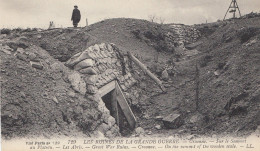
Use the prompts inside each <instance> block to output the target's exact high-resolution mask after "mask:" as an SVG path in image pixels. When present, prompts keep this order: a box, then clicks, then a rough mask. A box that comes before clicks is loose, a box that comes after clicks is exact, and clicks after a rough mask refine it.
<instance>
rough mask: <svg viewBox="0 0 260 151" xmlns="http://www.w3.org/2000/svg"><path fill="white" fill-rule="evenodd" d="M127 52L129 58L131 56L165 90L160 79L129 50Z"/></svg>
mask: <svg viewBox="0 0 260 151" xmlns="http://www.w3.org/2000/svg"><path fill="white" fill-rule="evenodd" d="M127 53H128V56H129V58H131V59H132V60H133V61H134V63H136V64H137V65H138V66H139V67H140V68H141V69H142V70H143V71H144V72H145V73H146V74H147V75H148V76H149V77H150V78H152V79H153V80H154V81H155V82H156V84H158V85H159V86H160V88H161V90H162V91H163V92H165V88H164V86H163V85H162V81H161V80H159V79H158V78H157V77H156V76H155V75H154V74H153V73H152V72H151V71H149V70H148V69H147V67H146V66H145V65H144V64H143V63H142V62H140V61H139V60H138V59H137V58H136V57H135V56H133V55H132V54H131V52H129V51H128V52H127Z"/></svg>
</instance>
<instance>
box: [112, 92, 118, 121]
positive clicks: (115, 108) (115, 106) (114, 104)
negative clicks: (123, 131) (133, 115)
mask: <svg viewBox="0 0 260 151" xmlns="http://www.w3.org/2000/svg"><path fill="white" fill-rule="evenodd" d="M111 93H112V94H111V106H112V110H111V115H112V116H113V117H114V118H115V120H116V124H117V125H118V126H119V116H118V103H117V100H116V89H115V90H113V91H112V92H111Z"/></svg>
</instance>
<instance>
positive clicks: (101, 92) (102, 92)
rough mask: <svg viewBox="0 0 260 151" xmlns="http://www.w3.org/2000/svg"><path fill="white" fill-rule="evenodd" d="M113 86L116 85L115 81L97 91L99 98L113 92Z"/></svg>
mask: <svg viewBox="0 0 260 151" xmlns="http://www.w3.org/2000/svg"><path fill="white" fill-rule="evenodd" d="M115 86H116V83H115V80H113V81H111V82H110V83H108V84H106V85H105V86H103V87H102V88H100V89H99V90H98V94H99V95H100V97H103V96H104V95H106V94H108V93H109V92H111V91H112V90H114V89H115Z"/></svg>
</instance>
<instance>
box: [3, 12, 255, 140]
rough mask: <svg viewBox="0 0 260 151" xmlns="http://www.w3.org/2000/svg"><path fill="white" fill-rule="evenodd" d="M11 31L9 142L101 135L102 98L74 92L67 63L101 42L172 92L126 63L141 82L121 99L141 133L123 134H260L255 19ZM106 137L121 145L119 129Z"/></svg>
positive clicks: (6, 42) (6, 92)
mask: <svg viewBox="0 0 260 151" xmlns="http://www.w3.org/2000/svg"><path fill="white" fill-rule="evenodd" d="M4 31H5V32H4ZM6 31H7V30H6V29H2V30H1V34H0V47H1V49H0V50H1V51H0V54H1V62H0V63H1V72H0V75H1V79H0V80H1V127H2V131H1V133H2V136H3V137H4V138H7V139H9V138H14V137H38V136H43V137H47V138H51V137H53V136H60V137H62V136H77V137H81V136H83V137H98V136H100V135H101V134H100V133H99V131H97V130H98V129H99V127H100V125H102V124H103V125H104V124H107V123H106V122H105V119H104V118H103V117H102V114H103V113H102V111H100V110H99V108H98V103H97V102H96V101H95V99H93V98H90V97H87V96H86V95H85V96H84V95H82V94H81V93H79V92H76V91H75V90H74V89H73V87H72V86H71V83H70V80H69V79H68V76H69V75H70V74H71V73H73V72H74V70H73V69H71V68H68V67H66V66H65V65H64V64H65V62H66V61H68V60H69V59H70V58H71V57H72V56H74V55H75V54H77V53H79V52H82V51H84V50H86V49H87V48H89V47H90V46H93V45H95V44H101V43H113V44H114V45H116V46H117V47H118V48H119V49H120V50H121V51H122V52H123V55H124V57H125V58H127V53H126V52H128V51H129V52H131V53H132V54H134V55H135V56H136V57H137V58H138V59H139V60H140V61H141V62H142V63H144V64H145V65H146V66H147V67H148V69H150V70H151V72H152V73H154V74H155V75H156V76H157V77H159V79H160V80H162V81H163V85H164V87H165V88H166V93H164V92H162V90H161V89H160V88H159V86H158V85H156V83H155V82H154V81H153V80H152V79H150V78H149V77H148V76H147V75H146V74H145V73H144V72H143V71H142V70H141V69H140V68H139V67H138V66H136V65H135V64H134V63H132V62H131V61H129V62H128V63H129V67H130V71H129V72H130V73H131V75H132V76H133V78H134V79H136V81H137V82H136V83H135V84H134V85H133V86H132V87H131V88H130V89H129V90H127V91H125V92H124V94H125V96H126V99H127V101H128V103H129V105H130V107H131V109H132V110H133V112H134V114H135V116H136V118H137V125H136V127H141V128H138V129H137V130H136V131H131V130H129V129H128V128H127V124H126V126H125V127H123V128H122V129H120V132H121V135H123V136H138V135H139V134H140V133H142V135H146V136H151V137H157V136H172V135H176V134H177V135H185V136H187V135H206V136H212V135H216V134H221V135H225V136H226V135H232V136H245V135H250V134H251V133H252V132H254V131H255V130H256V129H259V124H260V116H259V114H260V110H259V107H260V99H259V97H260V87H259V83H260V81H259V77H260V71H259V69H260V59H259V58H260V53H259V50H260V17H258V16H254V17H250V18H249V17H244V18H241V19H236V20H226V21H220V22H216V23H210V24H200V25H193V26H185V25H175V24H169V25H161V24H156V23H151V22H148V21H144V20H137V19H109V20H104V21H101V22H99V23H96V24H93V25H90V26H89V27H86V28H77V29H74V28H66V29H49V30H41V29H33V30H28V29H26V30H22V29H14V30H11V31H9V32H10V33H9V32H6ZM173 113H177V114H180V115H181V116H182V120H183V122H182V123H181V125H180V127H178V128H176V129H168V128H167V127H166V126H165V125H164V124H163V122H162V120H161V118H164V117H167V116H169V115H171V114H173ZM111 129H113V131H112V130H111ZM140 129H141V130H140ZM108 131H109V132H110V133H109V135H108V134H107V133H105V136H107V137H114V136H120V134H119V133H118V132H119V130H118V127H117V126H116V125H114V126H112V127H110V130H108Z"/></svg>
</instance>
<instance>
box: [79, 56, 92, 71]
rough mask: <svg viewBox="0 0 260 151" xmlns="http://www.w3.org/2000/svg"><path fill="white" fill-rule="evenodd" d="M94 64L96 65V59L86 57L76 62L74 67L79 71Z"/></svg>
mask: <svg viewBox="0 0 260 151" xmlns="http://www.w3.org/2000/svg"><path fill="white" fill-rule="evenodd" d="M92 66H94V60H92V59H85V60H83V61H81V62H79V63H78V64H76V65H75V67H74V69H75V70H77V71H78V70H80V69H84V68H87V67H92Z"/></svg>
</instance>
